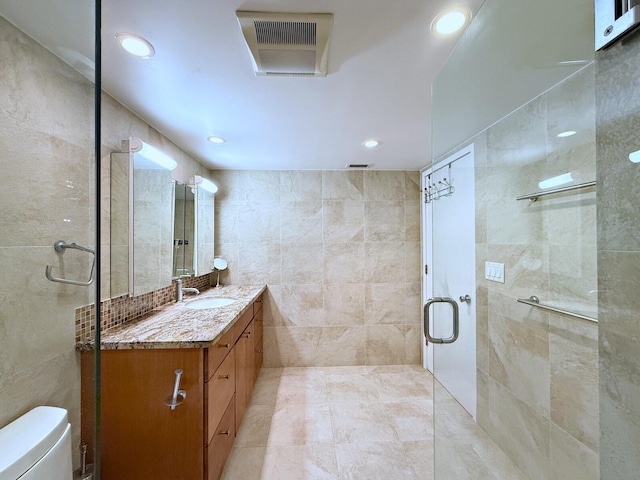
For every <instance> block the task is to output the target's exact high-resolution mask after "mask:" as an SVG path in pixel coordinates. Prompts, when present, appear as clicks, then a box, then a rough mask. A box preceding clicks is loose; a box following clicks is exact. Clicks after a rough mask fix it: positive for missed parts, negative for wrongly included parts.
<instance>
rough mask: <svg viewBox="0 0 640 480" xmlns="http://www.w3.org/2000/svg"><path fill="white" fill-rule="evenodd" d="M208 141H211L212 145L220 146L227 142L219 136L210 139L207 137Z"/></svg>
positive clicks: (212, 136)
mask: <svg viewBox="0 0 640 480" xmlns="http://www.w3.org/2000/svg"><path fill="white" fill-rule="evenodd" d="M207 140H209V141H210V142H211V143H215V144H216V145H220V144H222V143H224V142H226V140H225V139H224V138H222V137H218V136H217V135H211V136H210V137H207Z"/></svg>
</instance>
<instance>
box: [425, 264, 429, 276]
mask: <svg viewBox="0 0 640 480" xmlns="http://www.w3.org/2000/svg"><path fill="white" fill-rule="evenodd" d="M424 274H425V275H429V265H425V266H424Z"/></svg>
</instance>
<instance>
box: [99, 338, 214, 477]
mask: <svg viewBox="0 0 640 480" xmlns="http://www.w3.org/2000/svg"><path fill="white" fill-rule="evenodd" d="M177 369H182V371H183V374H182V377H181V382H180V389H183V390H185V391H186V393H187V396H186V398H185V400H184V402H182V404H180V405H178V406H177V407H176V408H175V409H174V410H171V408H170V407H168V406H167V405H165V400H166V398H167V397H168V396H170V395H171V394H172V392H173V386H174V381H175V377H176V376H175V370H177ZM101 373H102V404H101V408H102V417H101V418H102V437H101V438H102V476H101V477H102V479H103V480H112V479H113V480H122V479H125V478H131V479H134V478H135V479H147V478H148V479H154V480H194V479H200V478H202V477H203V475H204V459H203V448H204V445H205V439H204V425H203V423H204V419H203V416H204V415H203V414H204V409H203V397H204V395H203V381H204V380H203V376H204V360H203V353H202V349H171V350H105V351H103V353H102V372H101Z"/></svg>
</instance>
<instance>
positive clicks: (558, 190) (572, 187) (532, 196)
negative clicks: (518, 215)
mask: <svg viewBox="0 0 640 480" xmlns="http://www.w3.org/2000/svg"><path fill="white" fill-rule="evenodd" d="M595 184H596V182H595V181H594V182H585V183H579V184H577V185H569V186H568V187H560V188H554V189H552V190H544V191H542V192H535V193H529V194H527V195H521V196H519V197H516V200H531V201H532V202H535V201H536V200H538V197H543V196H545V195H551V194H552V193H561V192H569V191H571V190H578V189H580V188H588V187H593V186H595Z"/></svg>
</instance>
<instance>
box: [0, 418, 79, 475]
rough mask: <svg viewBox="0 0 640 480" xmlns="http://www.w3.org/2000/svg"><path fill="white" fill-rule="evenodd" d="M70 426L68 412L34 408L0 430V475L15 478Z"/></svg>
mask: <svg viewBox="0 0 640 480" xmlns="http://www.w3.org/2000/svg"><path fill="white" fill-rule="evenodd" d="M68 425H69V421H68V416H67V411H66V410H65V409H64V408H57V407H36V408H34V409H33V410H31V411H30V412H27V413H25V414H24V415H23V416H21V417H20V418H18V419H17V420H14V421H13V422H11V423H10V424H9V425H7V426H6V427H4V428H2V429H0V445H2V446H3V447H2V449H1V450H0V478H18V477H20V476H21V475H22V474H24V473H25V472H26V471H27V470H29V469H30V468H31V467H32V466H33V465H35V463H36V462H37V461H38V460H40V459H41V458H42V457H44V456H45V454H46V453H47V452H48V451H49V450H51V447H53V446H54V445H55V444H56V442H57V441H58V440H59V439H60V437H62V435H64V432H65V430H66V428H67V426H68Z"/></svg>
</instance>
